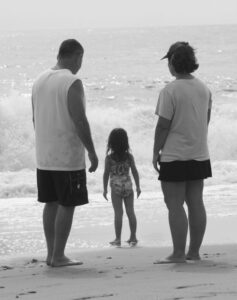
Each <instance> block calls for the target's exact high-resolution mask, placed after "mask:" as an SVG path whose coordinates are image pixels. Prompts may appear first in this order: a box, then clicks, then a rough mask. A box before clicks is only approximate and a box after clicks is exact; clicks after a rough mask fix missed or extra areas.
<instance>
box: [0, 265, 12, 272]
mask: <svg viewBox="0 0 237 300" xmlns="http://www.w3.org/2000/svg"><path fill="white" fill-rule="evenodd" d="M0 268H1V269H2V270H3V271H6V270H12V269H13V267H9V266H1V267H0Z"/></svg>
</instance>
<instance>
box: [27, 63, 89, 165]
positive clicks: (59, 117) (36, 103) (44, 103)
mask: <svg viewBox="0 0 237 300" xmlns="http://www.w3.org/2000/svg"><path fill="white" fill-rule="evenodd" d="M76 80H78V77H76V76H75V75H73V74H72V73H71V71H70V70H68V69H62V70H52V69H50V70H47V71H46V72H44V73H43V74H41V75H40V76H39V77H38V79H37V80H36V81H35V83H34V85H33V90H32V104H33V116H34V124H35V136H36V162H37V168H38V169H41V170H58V171H73V170H82V169H85V167H86V166H85V148H84V145H83V144H82V142H81V140H80V139H79V137H78V135H77V132H76V127H75V125H74V123H73V121H72V119H71V117H70V115H69V112H68V106H67V95H68V90H69V88H70V86H71V85H72V84H73V83H74V82H75V81H76ZM84 105H85V102H84Z"/></svg>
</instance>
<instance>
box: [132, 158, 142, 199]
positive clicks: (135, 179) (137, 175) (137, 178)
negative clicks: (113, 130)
mask: <svg viewBox="0 0 237 300" xmlns="http://www.w3.org/2000/svg"><path fill="white" fill-rule="evenodd" d="M130 161H131V171H132V175H133V178H134V181H135V184H136V190H137V198H138V197H139V196H140V194H141V188H140V179H139V174H138V171H137V168H136V164H135V160H134V157H133V155H132V154H130Z"/></svg>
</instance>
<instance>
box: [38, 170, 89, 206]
mask: <svg viewBox="0 0 237 300" xmlns="http://www.w3.org/2000/svg"><path fill="white" fill-rule="evenodd" d="M37 187H38V201H39V202H43V203H49V202H58V204H60V205H62V206H78V205H83V204H87V203H88V193H87V187H86V171H85V170H78V171H48V170H39V169H37Z"/></svg>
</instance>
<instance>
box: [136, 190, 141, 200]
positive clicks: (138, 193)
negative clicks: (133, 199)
mask: <svg viewBox="0 0 237 300" xmlns="http://www.w3.org/2000/svg"><path fill="white" fill-rule="evenodd" d="M140 195H141V189H140V188H137V198H138V197H139V196H140Z"/></svg>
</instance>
